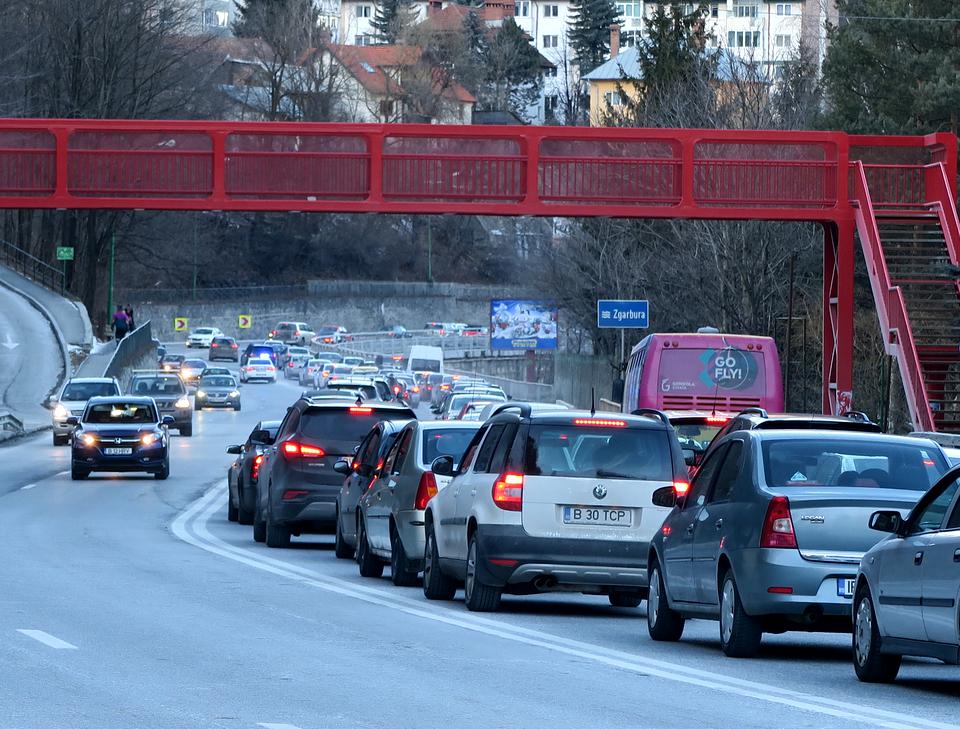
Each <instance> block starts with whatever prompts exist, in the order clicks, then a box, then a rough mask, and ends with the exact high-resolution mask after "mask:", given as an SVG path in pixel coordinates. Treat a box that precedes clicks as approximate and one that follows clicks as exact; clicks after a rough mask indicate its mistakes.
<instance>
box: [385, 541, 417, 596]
mask: <svg viewBox="0 0 960 729" xmlns="http://www.w3.org/2000/svg"><path fill="white" fill-rule="evenodd" d="M390 580H391V581H392V582H393V584H394V585H396V586H397V587H414V586H416V585H417V584H418V583H419V582H420V570H418V569H417V567H416V565H411V564H410V560H409V559H408V558H407V550H406V549H404V546H403V542H401V541H400V534H399V533H398V532H397V530H396V528H394V527H391V528H390Z"/></svg>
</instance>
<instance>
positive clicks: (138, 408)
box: [83, 402, 157, 425]
mask: <svg viewBox="0 0 960 729" xmlns="http://www.w3.org/2000/svg"><path fill="white" fill-rule="evenodd" d="M83 422H85V423H94V424H103V423H116V424H118V425H120V424H126V423H156V422H157V414H156V412H155V411H154V408H153V405H151V404H150V403H149V402H111V403H97V404H95V405H90V406H88V407H87V412H86V414H85V415H84V417H83Z"/></svg>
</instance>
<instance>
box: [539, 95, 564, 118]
mask: <svg viewBox="0 0 960 729" xmlns="http://www.w3.org/2000/svg"><path fill="white" fill-rule="evenodd" d="M559 106H560V100H559V99H558V98H557V97H556V96H544V97H543V118H544V119H554V118H556V116H557V109H558V108H559Z"/></svg>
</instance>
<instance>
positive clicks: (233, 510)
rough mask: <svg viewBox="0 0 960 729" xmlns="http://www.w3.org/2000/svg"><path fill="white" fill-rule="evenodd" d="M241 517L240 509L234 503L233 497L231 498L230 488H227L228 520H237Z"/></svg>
mask: <svg viewBox="0 0 960 729" xmlns="http://www.w3.org/2000/svg"><path fill="white" fill-rule="evenodd" d="M239 518H240V510H239V509H238V508H237V507H236V506H234V505H233V499H231V498H230V489H227V521H237V520H238V519H239Z"/></svg>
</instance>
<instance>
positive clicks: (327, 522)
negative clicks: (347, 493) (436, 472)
mask: <svg viewBox="0 0 960 729" xmlns="http://www.w3.org/2000/svg"><path fill="white" fill-rule="evenodd" d="M416 417H417V416H416V414H415V413H414V412H413V410H411V409H410V408H409V407H406V406H404V405H397V404H387V403H376V404H365V403H355V402H351V401H349V400H304V399H300V400H297V402H295V403H294V404H293V405H292V406H291V407H290V408H289V409H288V410H287V414H286V417H284V419H283V422H282V423H281V424H280V428H279V430H278V432H277V437H276V439H275V441H274V443H273V445H271V446H270V447H269V448H267V449H265V451H264V454H263V463H262V465H261V467H260V477H259V479H258V480H257V502H256V506H255V509H256V513H255V514H254V518H253V538H254V539H255V540H257V541H258V542H262V541H266V543H267V546H270V547H286V546H288V545H289V544H290V536H291V535H294V536H300V535H301V534H303V533H308V532H327V531H329V530H330V529H331V528H332V527H333V526H334V523H335V520H336V509H337V494H338V493H339V492H340V486H341V485H342V484H343V474H341V473H338V472H337V471H336V470H335V468H334V464H336V462H337V461H339V460H340V459H342V458H353V456H354V453H355V449H356V447H357V445H358V444H359V443H360V441H361V440H363V438H364V436H366V435H367V433H369V432H370V429H371V428H372V427H373V426H374V425H375V424H376V423H378V422H380V421H381V420H412V419H414V418H416Z"/></svg>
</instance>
